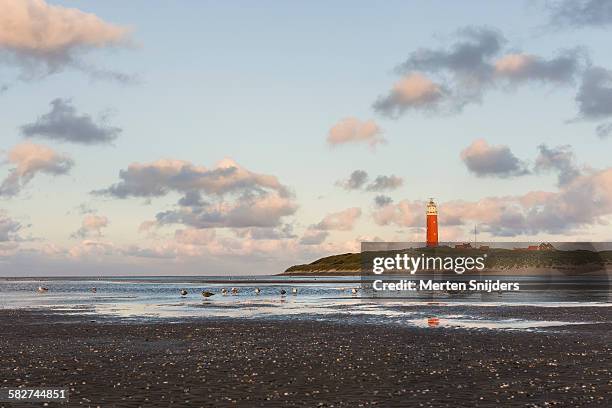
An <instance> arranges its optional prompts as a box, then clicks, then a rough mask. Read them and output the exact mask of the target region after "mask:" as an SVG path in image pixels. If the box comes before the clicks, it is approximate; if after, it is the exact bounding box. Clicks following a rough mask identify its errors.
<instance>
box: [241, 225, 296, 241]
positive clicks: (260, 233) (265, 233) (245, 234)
mask: <svg viewBox="0 0 612 408" xmlns="http://www.w3.org/2000/svg"><path fill="white" fill-rule="evenodd" d="M234 233H235V234H236V236H238V237H240V238H244V239H254V240H263V239H267V240H274V239H293V238H297V235H295V234H294V233H293V225H292V224H285V225H283V226H279V227H263V228H262V227H249V228H238V229H235V230H234Z"/></svg>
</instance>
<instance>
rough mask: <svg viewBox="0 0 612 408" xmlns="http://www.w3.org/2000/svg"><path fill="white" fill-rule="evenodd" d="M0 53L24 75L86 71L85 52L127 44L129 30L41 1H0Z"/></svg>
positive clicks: (92, 15) (89, 14)
mask: <svg viewBox="0 0 612 408" xmlns="http://www.w3.org/2000/svg"><path fill="white" fill-rule="evenodd" d="M0 9H1V10H2V13H0V52H1V53H3V54H4V57H5V58H4V60H5V61H6V62H9V63H12V64H15V65H17V66H19V67H20V68H21V69H22V70H23V71H24V75H25V76H29V77H31V76H35V75H40V74H41V73H42V74H43V75H47V74H50V73H55V72H58V71H61V70H62V69H64V68H65V67H68V66H71V67H73V68H77V69H81V70H85V71H87V70H88V67H87V65H86V64H85V63H83V62H82V61H81V59H82V57H83V56H84V54H86V53H87V52H89V51H92V50H96V49H104V48H115V47H122V46H129V45H130V42H131V41H130V38H129V31H130V30H129V29H127V28H126V27H121V26H118V25H114V24H110V23H107V22H105V21H103V20H101V19H100V18H98V17H97V16H95V15H94V14H91V13H85V12H82V11H80V10H77V9H74V8H67V7H62V6H55V5H50V4H47V3H46V2H45V1H44V0H0Z"/></svg>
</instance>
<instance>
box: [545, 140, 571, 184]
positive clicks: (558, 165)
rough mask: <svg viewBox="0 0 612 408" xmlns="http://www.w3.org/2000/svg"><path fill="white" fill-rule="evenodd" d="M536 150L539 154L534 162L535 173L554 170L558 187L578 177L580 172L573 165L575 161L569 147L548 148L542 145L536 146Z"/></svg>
mask: <svg viewBox="0 0 612 408" xmlns="http://www.w3.org/2000/svg"><path fill="white" fill-rule="evenodd" d="M538 149H539V151H540V154H539V155H538V157H537V158H536V161H535V170H536V171H548V170H554V171H556V172H558V177H559V181H558V183H559V185H560V186H561V185H565V184H568V183H570V182H571V181H572V180H574V179H575V178H576V177H578V176H580V174H581V172H580V169H578V166H577V165H576V163H575V161H576V159H575V156H574V153H573V152H572V149H571V146H567V145H566V146H557V147H553V148H549V147H548V146H546V145H544V144H542V145H540V146H538Z"/></svg>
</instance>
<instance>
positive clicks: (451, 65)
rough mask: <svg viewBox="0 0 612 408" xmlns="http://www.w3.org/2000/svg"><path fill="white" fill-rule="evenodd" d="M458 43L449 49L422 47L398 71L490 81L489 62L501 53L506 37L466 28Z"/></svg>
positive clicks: (484, 29) (461, 31)
mask: <svg viewBox="0 0 612 408" xmlns="http://www.w3.org/2000/svg"><path fill="white" fill-rule="evenodd" d="M456 37H457V38H459V40H458V41H456V42H455V43H454V44H453V45H452V46H451V47H450V48H449V49H438V50H432V49H428V48H421V49H419V50H417V51H415V52H413V53H412V54H410V56H409V57H408V59H407V60H406V61H405V62H403V63H402V64H401V65H400V66H399V67H398V70H399V71H402V72H406V71H422V72H440V71H451V72H454V73H456V74H458V75H460V76H462V77H464V78H466V79H469V80H470V82H472V81H474V80H475V81H476V82H481V81H483V80H487V79H488V78H489V77H490V75H491V66H490V64H489V63H488V59H489V58H490V57H493V56H495V55H497V53H499V51H500V50H501V49H502V46H503V45H504V43H505V41H506V40H505V39H504V37H503V36H502V35H501V34H500V33H499V32H498V31H496V30H493V29H491V28H487V27H465V28H463V29H460V30H458V31H457V35H456Z"/></svg>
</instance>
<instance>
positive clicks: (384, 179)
mask: <svg viewBox="0 0 612 408" xmlns="http://www.w3.org/2000/svg"><path fill="white" fill-rule="evenodd" d="M403 184H404V180H403V179H402V178H401V177H398V176H395V175H393V174H392V175H390V176H378V177H376V178H375V179H374V181H373V182H371V183H370V184H368V186H367V187H366V190H367V191H377V192H378V191H385V190H395V189H397V188H399V187H401V186H402V185H403Z"/></svg>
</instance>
